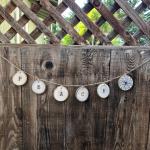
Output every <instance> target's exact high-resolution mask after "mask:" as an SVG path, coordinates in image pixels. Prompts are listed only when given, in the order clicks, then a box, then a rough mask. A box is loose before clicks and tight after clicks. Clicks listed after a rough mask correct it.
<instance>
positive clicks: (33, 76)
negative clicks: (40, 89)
mask: <svg viewBox="0 0 150 150" xmlns="http://www.w3.org/2000/svg"><path fill="white" fill-rule="evenodd" d="M0 58H2V59H3V60H5V61H6V62H7V63H8V64H10V65H12V66H13V67H14V68H16V69H17V70H19V71H23V72H24V73H25V74H27V75H28V76H30V77H32V78H33V79H38V80H41V81H43V82H46V83H47V84H53V85H57V86H66V87H80V86H94V85H98V84H101V83H108V82H111V81H113V80H116V79H119V78H120V77H121V76H122V75H124V74H130V73H132V72H133V71H135V70H137V69H139V68H140V67H142V66H143V65H145V64H147V63H148V62H150V58H149V59H147V60H146V61H144V62H143V63H141V64H140V65H138V66H137V67H135V68H133V69H131V70H130V71H126V72H125V73H124V74H121V75H119V76H116V77H113V78H111V79H109V80H105V81H100V82H95V83H89V84H82V85H80V84H60V83H57V82H53V81H49V80H46V79H40V78H38V77H37V76H35V75H33V74H30V73H29V72H26V71H24V70H22V69H21V68H20V67H18V66H17V65H16V64H14V63H12V62H11V61H10V60H8V59H7V58H6V57H4V56H2V55H0Z"/></svg>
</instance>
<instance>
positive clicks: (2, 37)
mask: <svg viewBox="0 0 150 150" xmlns="http://www.w3.org/2000/svg"><path fill="white" fill-rule="evenodd" d="M0 4H1V3H0ZM16 8H19V9H20V10H21V12H22V13H23V15H22V16H21V17H20V18H19V20H15V19H14V18H13V17H12V16H11V13H12V12H13V11H14V10H15V9H16ZM67 8H70V9H71V10H72V11H73V12H74V14H75V15H74V16H73V17H72V18H71V19H70V20H69V21H67V20H65V19H64V18H63V17H62V16H61V14H62V13H63V12H64V11H65V10H66V9H67ZM93 8H95V9H96V10H97V11H98V12H99V13H100V14H101V17H100V18H99V19H98V20H97V21H96V22H92V21H91V20H90V19H89V18H88V17H87V13H89V12H90V11H91V10H92V9H93ZM149 8H150V1H149V0H142V1H141V3H140V4H139V5H138V6H137V7H136V8H135V9H133V8H132V7H131V6H130V5H129V3H128V2H127V1H124V0H114V4H113V5H112V6H111V7H110V8H108V7H106V6H105V5H104V4H103V3H102V2H101V1H99V0H89V2H88V3H87V4H86V5H85V6H84V8H83V9H81V8H80V7H79V6H78V5H77V4H76V3H75V1H74V0H63V1H62V2H61V3H60V4H59V5H58V6H57V7H55V6H53V5H52V4H51V3H50V2H49V1H48V0H40V2H39V1H37V2H36V3H33V4H32V6H31V8H29V7H28V6H27V5H26V4H25V3H24V2H23V1H22V0H10V2H9V3H8V4H7V5H6V7H5V8H4V7H2V6H1V5H0V24H1V23H3V21H4V20H5V21H7V22H8V24H10V26H11V27H10V29H9V30H8V31H7V32H6V33H4V34H2V33H0V41H1V42H2V43H10V41H11V39H12V38H13V37H14V36H15V35H16V34H17V33H18V34H19V35H20V36H21V37H22V38H23V41H22V42H21V43H28V44H34V43H36V39H37V38H38V37H39V36H40V35H41V34H42V33H43V34H44V35H45V36H46V37H47V38H48V39H49V42H50V43H53V44H59V43H60V41H61V39H62V38H63V37H64V36H65V35H66V34H69V35H71V36H72V38H73V40H74V44H87V42H86V40H87V39H88V38H89V37H90V36H91V35H94V36H95V38H96V39H97V40H99V41H100V44H109V45H110V44H111V42H112V40H113V39H114V38H115V37H117V36H120V37H121V38H122V40H123V41H124V44H125V45H138V44H139V40H140V38H141V37H146V38H148V39H149V38H150V23H149V22H145V21H144V20H143V19H142V18H141V17H140V15H141V14H142V13H144V12H145V11H146V10H147V9H149ZM41 10H42V11H43V10H44V11H46V12H47V14H48V15H47V16H46V17H45V18H44V19H43V20H41V19H40V18H39V17H38V15H37V14H38V13H39V11H41ZM120 10H122V11H124V13H125V15H126V17H123V18H122V19H121V20H118V19H117V18H116V17H115V15H114V14H115V13H116V12H117V11H120ZM29 21H32V22H33V23H34V24H35V26H36V28H35V29H34V30H33V31H32V32H31V33H28V32H26V31H25V30H24V26H25V25H26V24H27V23H28V22H29ZM55 22H57V23H59V24H60V26H61V31H60V32H59V33H57V34H56V35H54V34H53V33H52V32H51V31H50V29H49V26H50V24H52V23H55ZM79 22H82V23H83V24H84V25H85V26H86V28H87V31H86V32H85V33H84V35H83V36H80V35H79V34H78V33H77V31H76V30H75V29H74V27H75V25H77V24H78V23H79ZM105 23H109V24H110V26H111V27H112V32H111V33H109V34H108V35H106V34H104V33H103V32H102V31H101V26H102V25H103V24H105ZM131 24H134V25H135V26H136V28H138V31H137V32H133V33H129V32H128V31H127V28H129V27H130V25H131Z"/></svg>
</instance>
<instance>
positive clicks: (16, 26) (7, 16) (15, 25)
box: [0, 5, 35, 44]
mask: <svg viewBox="0 0 150 150" xmlns="http://www.w3.org/2000/svg"><path fill="white" fill-rule="evenodd" d="M0 14H1V16H2V17H3V18H4V19H5V20H6V21H7V22H8V23H9V24H10V25H11V26H12V27H13V28H14V29H15V30H16V31H17V32H18V33H19V34H20V35H21V36H22V37H23V38H24V39H25V40H26V41H27V42H28V43H30V44H31V43H35V41H34V39H33V38H32V37H31V36H30V35H28V33H27V32H25V31H24V30H23V29H22V27H21V26H20V25H19V24H18V23H17V22H16V21H15V19H14V18H13V17H11V15H10V14H9V13H8V12H7V11H6V10H5V9H4V8H3V7H2V6H1V5H0Z"/></svg>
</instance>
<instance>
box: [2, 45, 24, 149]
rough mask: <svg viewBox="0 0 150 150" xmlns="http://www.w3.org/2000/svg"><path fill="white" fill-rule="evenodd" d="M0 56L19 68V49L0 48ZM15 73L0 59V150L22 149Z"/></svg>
mask: <svg viewBox="0 0 150 150" xmlns="http://www.w3.org/2000/svg"><path fill="white" fill-rule="evenodd" d="M0 55H1V56H4V57H6V58H7V59H9V60H10V61H11V62H13V63H15V64H17V65H19V66H21V57H20V48H13V47H11V50H9V48H8V47H2V46H0ZM15 72H16V69H15V68H14V67H13V66H10V65H9V64H8V63H7V62H6V61H4V60H2V59H1V58H0V85H1V86H0V149H1V150H11V149H19V150H21V149H22V105H21V88H18V87H16V86H15V85H13V84H12V81H11V79H12V76H13V75H14V73H15Z"/></svg>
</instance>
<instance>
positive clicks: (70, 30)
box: [40, 0, 85, 44]
mask: <svg viewBox="0 0 150 150" xmlns="http://www.w3.org/2000/svg"><path fill="white" fill-rule="evenodd" d="M40 2H41V5H42V6H43V7H44V8H45V9H46V10H47V11H48V12H49V13H50V14H51V16H52V17H53V18H54V19H55V20H56V21H57V22H58V23H60V25H61V27H62V28H63V29H64V30H65V31H66V32H67V33H69V34H70V35H71V36H72V38H73V39H74V40H75V41H76V42H77V43H78V44H83V43H85V41H84V38H83V37H81V36H80V35H79V34H78V33H77V32H76V30H75V29H74V28H73V27H72V26H71V25H70V23H69V22H67V21H66V20H65V19H64V18H63V17H62V16H61V14H60V13H59V12H58V11H57V10H56V8H55V7H54V6H53V5H52V4H51V3H50V2H49V1H48V0H41V1H40Z"/></svg>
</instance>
